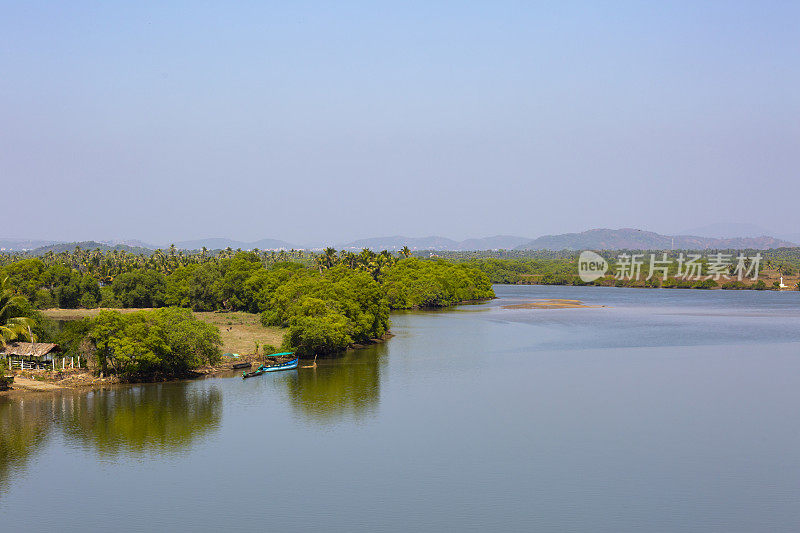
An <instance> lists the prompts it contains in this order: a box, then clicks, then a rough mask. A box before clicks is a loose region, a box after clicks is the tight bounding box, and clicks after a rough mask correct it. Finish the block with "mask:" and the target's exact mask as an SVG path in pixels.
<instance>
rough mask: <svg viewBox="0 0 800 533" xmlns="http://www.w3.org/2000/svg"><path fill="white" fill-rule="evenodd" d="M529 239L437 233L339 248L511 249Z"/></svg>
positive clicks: (365, 241)
mask: <svg viewBox="0 0 800 533" xmlns="http://www.w3.org/2000/svg"><path fill="white" fill-rule="evenodd" d="M528 241H530V238H526V237H517V236H514V235H495V236H492V237H483V238H472V239H466V240H463V241H455V240H453V239H448V238H447V237H439V236H435V235H433V236H430V237H405V236H402V235H393V236H391V237H372V238H369V239H358V240H355V241H351V242H348V243H344V244H340V245H338V246H337V248H341V249H344V250H361V249H362V248H370V249H372V250H400V249H401V248H403V247H404V246H408V247H409V248H410V249H412V250H440V251H445V250H448V251H463V250H510V249H513V248H515V247H517V246H519V245H520V244H523V243H525V242H528Z"/></svg>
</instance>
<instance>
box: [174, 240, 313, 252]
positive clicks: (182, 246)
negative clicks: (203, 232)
mask: <svg viewBox="0 0 800 533" xmlns="http://www.w3.org/2000/svg"><path fill="white" fill-rule="evenodd" d="M204 246H205V247H206V248H207V249H208V250H224V249H225V248H232V249H234V250H238V249H239V248H241V249H242V250H255V249H256V248H258V249H259V250H291V249H292V248H295V249H298V248H302V246H297V245H295V244H292V243H289V242H286V241H281V240H278V239H261V240H260V241H255V242H244V241H236V240H233V239H226V238H211V239H196V240H193V241H180V242H176V243H175V247H176V248H178V249H179V250H200V249H202V248H203V247H204ZM164 248H169V246H165V247H164Z"/></svg>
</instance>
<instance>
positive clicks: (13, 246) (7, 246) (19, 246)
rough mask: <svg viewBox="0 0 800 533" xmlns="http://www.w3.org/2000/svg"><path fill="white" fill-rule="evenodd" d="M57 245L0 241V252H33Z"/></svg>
mask: <svg viewBox="0 0 800 533" xmlns="http://www.w3.org/2000/svg"><path fill="white" fill-rule="evenodd" d="M52 244H58V241H39V240H31V239H0V251H2V252H21V251H25V250H34V249H36V248H41V247H42V246H50V245H52Z"/></svg>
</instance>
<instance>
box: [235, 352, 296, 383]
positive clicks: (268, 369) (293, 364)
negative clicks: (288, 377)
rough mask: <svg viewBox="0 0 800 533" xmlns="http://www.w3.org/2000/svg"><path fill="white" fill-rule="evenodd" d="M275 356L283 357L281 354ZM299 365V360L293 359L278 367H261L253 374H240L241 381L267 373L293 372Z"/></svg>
mask: <svg viewBox="0 0 800 533" xmlns="http://www.w3.org/2000/svg"><path fill="white" fill-rule="evenodd" d="M277 355H283V354H277ZM299 364H300V358H299V357H295V358H294V359H292V360H291V361H286V362H285V363H281V364H279V365H272V366H265V365H261V366H260V367H258V368H257V369H256V370H255V371H254V372H244V373H242V379H244V378H252V377H255V376H260V375H261V374H266V373H267V372H278V371H279V370H293V369H295V368H297V366H298V365H299Z"/></svg>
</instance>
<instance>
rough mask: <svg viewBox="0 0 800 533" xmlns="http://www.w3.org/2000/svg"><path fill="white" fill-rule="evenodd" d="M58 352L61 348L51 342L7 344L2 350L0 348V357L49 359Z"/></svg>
mask: <svg viewBox="0 0 800 533" xmlns="http://www.w3.org/2000/svg"><path fill="white" fill-rule="evenodd" d="M59 352H61V347H60V346H59V345H58V344H53V343H52V342H9V343H8V344H6V345H5V347H4V348H0V356H3V355H4V356H6V357H9V356H12V357H21V358H23V359H34V358H35V359H42V358H46V359H50V358H51V357H52V354H54V353H59ZM48 356H50V357H48Z"/></svg>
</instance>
